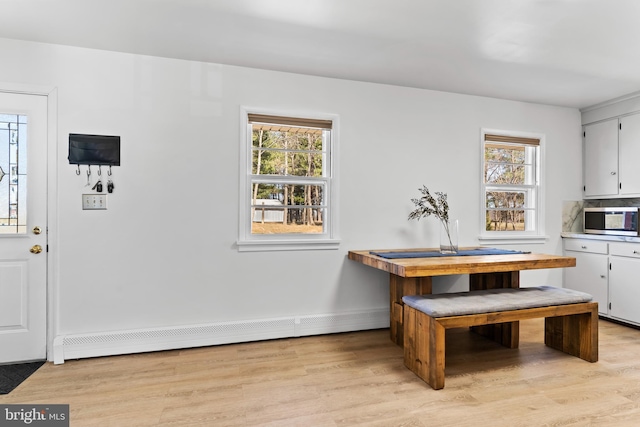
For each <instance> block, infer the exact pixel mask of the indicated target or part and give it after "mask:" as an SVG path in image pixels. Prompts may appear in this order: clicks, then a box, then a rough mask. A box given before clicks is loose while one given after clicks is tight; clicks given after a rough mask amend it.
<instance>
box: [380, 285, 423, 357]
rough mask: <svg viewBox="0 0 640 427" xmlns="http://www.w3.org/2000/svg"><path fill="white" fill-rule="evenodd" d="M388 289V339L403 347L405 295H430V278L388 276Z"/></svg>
mask: <svg viewBox="0 0 640 427" xmlns="http://www.w3.org/2000/svg"><path fill="white" fill-rule="evenodd" d="M389 289H390V298H389V301H390V305H391V306H390V324H389V326H390V327H389V330H390V337H391V341H393V342H394V343H396V345H399V346H400V347H403V346H404V328H403V323H404V310H403V307H404V303H403V302H402V297H403V296H405V295H426V294H430V293H431V289H432V280H431V277H401V276H396V275H395V274H392V273H391V274H389Z"/></svg>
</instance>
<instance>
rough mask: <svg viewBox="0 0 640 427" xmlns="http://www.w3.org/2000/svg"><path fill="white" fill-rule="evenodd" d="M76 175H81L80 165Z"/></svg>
mask: <svg viewBox="0 0 640 427" xmlns="http://www.w3.org/2000/svg"><path fill="white" fill-rule="evenodd" d="M76 175H80V165H78V170H77V171H76Z"/></svg>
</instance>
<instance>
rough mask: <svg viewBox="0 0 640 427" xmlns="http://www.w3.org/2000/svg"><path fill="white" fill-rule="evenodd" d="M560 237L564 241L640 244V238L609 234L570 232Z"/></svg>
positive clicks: (564, 232)
mask: <svg viewBox="0 0 640 427" xmlns="http://www.w3.org/2000/svg"><path fill="white" fill-rule="evenodd" d="M560 236H561V237H562V238H564V239H590V240H605V241H608V242H632V243H640V237H631V236H612V235H608V234H586V233H573V232H570V231H563V232H562V233H560Z"/></svg>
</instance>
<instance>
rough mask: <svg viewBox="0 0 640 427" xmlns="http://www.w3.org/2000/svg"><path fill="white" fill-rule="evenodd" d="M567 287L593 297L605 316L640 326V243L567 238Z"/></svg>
mask: <svg viewBox="0 0 640 427" xmlns="http://www.w3.org/2000/svg"><path fill="white" fill-rule="evenodd" d="M563 245H564V253H565V255H567V256H572V257H575V259H576V266H575V267H573V268H565V270H564V287H565V288H569V289H575V290H577V291H582V292H586V293H588V294H591V295H593V299H594V301H596V302H597V303H598V312H599V314H600V315H601V316H603V317H606V318H610V319H612V320H619V321H622V322H626V323H630V324H634V325H636V326H640V243H629V242H613V241H603V240H589V239H576V238H565V239H563Z"/></svg>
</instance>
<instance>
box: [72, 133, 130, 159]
mask: <svg viewBox="0 0 640 427" xmlns="http://www.w3.org/2000/svg"><path fill="white" fill-rule="evenodd" d="M68 159H69V164H72V165H108V166H120V137H119V136H107V135H84V134H78V133H70V134H69V157H68Z"/></svg>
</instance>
